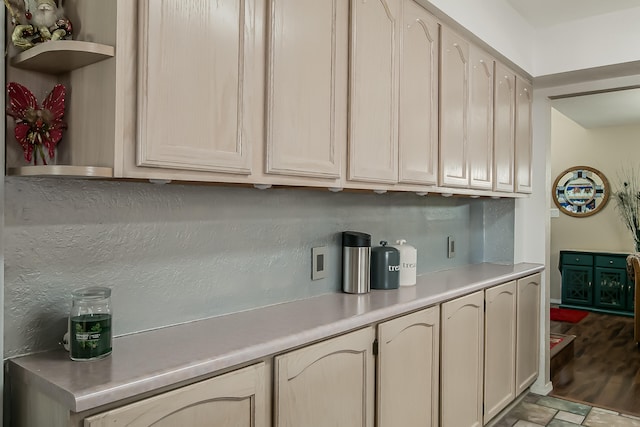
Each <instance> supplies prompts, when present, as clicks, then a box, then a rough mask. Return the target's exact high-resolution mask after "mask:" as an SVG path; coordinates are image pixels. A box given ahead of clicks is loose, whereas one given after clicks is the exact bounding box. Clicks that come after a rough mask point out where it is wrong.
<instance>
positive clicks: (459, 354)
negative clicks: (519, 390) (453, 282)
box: [440, 291, 484, 427]
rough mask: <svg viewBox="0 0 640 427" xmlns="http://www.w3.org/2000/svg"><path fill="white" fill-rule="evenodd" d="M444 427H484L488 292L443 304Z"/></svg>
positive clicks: (442, 375)
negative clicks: (486, 301) (485, 338)
mask: <svg viewBox="0 0 640 427" xmlns="http://www.w3.org/2000/svg"><path fill="white" fill-rule="evenodd" d="M441 325H442V352H441V354H442V357H441V360H440V364H441V367H442V368H441V371H440V372H441V383H440V390H441V391H440V408H441V411H440V414H441V423H442V424H441V425H442V427H480V426H482V388H483V381H482V378H483V371H484V368H483V364H484V362H483V360H484V292H483V291H479V292H475V293H473V294H470V295H467V296H464V297H461V298H458V299H455V300H452V301H449V302H446V303H444V304H442V323H441Z"/></svg>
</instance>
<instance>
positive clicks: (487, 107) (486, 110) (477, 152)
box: [468, 45, 494, 190]
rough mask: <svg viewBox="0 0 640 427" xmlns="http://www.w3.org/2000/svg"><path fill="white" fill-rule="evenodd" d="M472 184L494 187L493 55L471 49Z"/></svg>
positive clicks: (470, 143) (479, 187)
mask: <svg viewBox="0 0 640 427" xmlns="http://www.w3.org/2000/svg"><path fill="white" fill-rule="evenodd" d="M469 62H470V64H469V74H470V78H469V140H468V144H469V151H468V152H469V187H470V188H476V189H480V190H491V189H493V62H494V61H493V58H492V57H491V56H490V55H489V54H487V53H486V52H485V51H483V50H481V49H480V48H478V47H476V46H474V45H471V46H470V49H469Z"/></svg>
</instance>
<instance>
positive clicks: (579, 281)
mask: <svg viewBox="0 0 640 427" xmlns="http://www.w3.org/2000/svg"><path fill="white" fill-rule="evenodd" d="M562 303H563V304H577V305H591V304H593V268H592V267H591V266H589V267H583V266H577V265H565V266H564V267H562Z"/></svg>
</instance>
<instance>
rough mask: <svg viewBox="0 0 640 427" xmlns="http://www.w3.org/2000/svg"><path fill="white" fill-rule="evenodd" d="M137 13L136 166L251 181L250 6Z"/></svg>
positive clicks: (151, 6) (170, 3)
mask: <svg viewBox="0 0 640 427" xmlns="http://www.w3.org/2000/svg"><path fill="white" fill-rule="evenodd" d="M138 13H139V28H140V30H139V35H140V40H139V52H138V58H139V62H138V122H137V124H138V152H137V165H138V166H152V167H161V168H173V169H186V170H201V171H213V172H225V173H233V174H244V175H247V174H249V173H250V172H251V153H252V144H254V143H256V142H257V141H251V140H250V138H249V137H248V135H247V132H246V130H247V128H248V127H249V126H251V123H252V122H251V115H252V114H253V113H254V110H252V102H254V100H253V99H252V96H253V92H254V90H255V88H254V87H253V86H252V84H251V83H252V81H253V73H254V69H253V60H254V56H256V55H257V52H256V51H255V45H254V43H253V40H254V37H255V35H256V34H255V33H256V25H255V19H256V16H254V13H255V8H254V0H241V1H231V0H221V1H215V2H212V1H208V0H193V1H188V2H185V1H182V0H153V1H152V0H143V1H140V2H139V9H138ZM184 28H188V31H181V30H180V29H184Z"/></svg>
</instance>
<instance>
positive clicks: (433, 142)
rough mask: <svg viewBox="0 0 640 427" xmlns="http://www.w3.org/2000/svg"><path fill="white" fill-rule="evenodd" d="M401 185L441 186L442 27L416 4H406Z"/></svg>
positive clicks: (406, 1) (402, 55)
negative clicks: (439, 174)
mask: <svg viewBox="0 0 640 427" xmlns="http://www.w3.org/2000/svg"><path fill="white" fill-rule="evenodd" d="M402 6H403V11H402V16H403V21H402V31H401V32H400V36H401V41H400V43H401V47H400V114H399V116H398V150H399V151H398V155H399V159H400V164H399V179H398V180H399V181H400V182H403V183H409V184H427V185H430V184H437V182H438V64H439V46H440V24H439V23H438V21H437V20H436V19H435V18H434V17H433V16H432V15H431V14H429V12H427V11H426V10H425V9H424V8H423V7H422V6H420V5H419V4H417V3H416V2H415V1H414V0H402Z"/></svg>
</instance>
